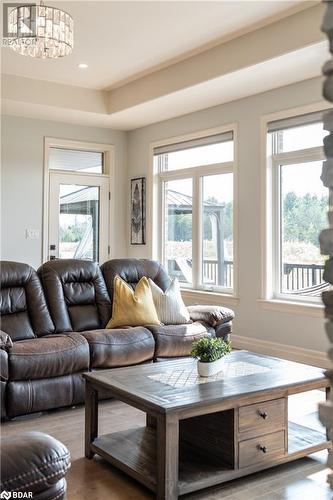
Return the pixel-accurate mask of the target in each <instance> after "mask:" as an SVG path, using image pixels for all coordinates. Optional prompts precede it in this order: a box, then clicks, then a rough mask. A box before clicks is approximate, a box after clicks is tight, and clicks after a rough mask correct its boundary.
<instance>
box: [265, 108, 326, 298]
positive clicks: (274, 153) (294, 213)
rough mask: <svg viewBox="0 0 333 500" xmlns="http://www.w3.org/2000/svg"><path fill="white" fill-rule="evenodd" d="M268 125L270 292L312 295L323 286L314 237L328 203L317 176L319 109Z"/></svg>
mask: <svg viewBox="0 0 333 500" xmlns="http://www.w3.org/2000/svg"><path fill="white" fill-rule="evenodd" d="M268 130H269V133H268V147H269V156H270V158H269V159H270V164H269V167H270V168H271V178H272V225H271V227H272V238H271V241H272V278H273V279H272V295H273V297H275V298H282V299H289V300H293V301H297V300H301V301H315V300H318V299H319V297H320V294H321V292H322V290H323V289H325V287H326V286H327V285H326V284H325V283H324V281H323V271H324V257H323V256H322V255H321V254H320V249H319V242H318V235H319V232H320V231H321V230H322V229H323V228H324V227H325V226H326V224H327V221H326V213H327V203H328V190H327V189H326V188H325V187H324V186H323V184H322V182H321V180H320V175H321V169H322V160H323V159H324V154H323V148H322V143H323V137H324V135H325V131H324V130H323V124H322V118H321V114H317V113H316V114H311V115H305V116H301V117H297V118H292V119H288V120H280V121H277V122H272V123H270V124H269V127H268Z"/></svg>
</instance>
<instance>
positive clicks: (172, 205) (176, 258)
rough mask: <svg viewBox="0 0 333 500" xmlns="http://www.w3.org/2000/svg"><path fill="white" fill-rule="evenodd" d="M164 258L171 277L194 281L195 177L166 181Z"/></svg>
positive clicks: (185, 281) (184, 281)
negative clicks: (193, 205)
mask: <svg viewBox="0 0 333 500" xmlns="http://www.w3.org/2000/svg"><path fill="white" fill-rule="evenodd" d="M164 196H165V226H164V235H165V236H164V241H165V247H164V259H165V266H166V268H167V269H168V272H169V274H170V275H171V276H174V277H177V278H178V280H179V281H180V282H182V283H192V179H182V180H174V181H168V182H165V183H164Z"/></svg>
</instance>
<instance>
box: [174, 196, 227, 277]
mask: <svg viewBox="0 0 333 500" xmlns="http://www.w3.org/2000/svg"><path fill="white" fill-rule="evenodd" d="M166 197H167V204H168V215H182V214H192V209H193V201H192V196H189V195H187V194H183V193H179V192H178V191H174V190H172V189H168V190H167V193H166ZM203 206H204V212H205V213H206V214H207V215H208V217H209V219H210V221H211V225H212V233H213V240H214V241H216V255H217V269H218V272H217V283H216V284H217V285H219V286H223V285H224V272H225V270H224V267H225V263H224V220H223V219H224V208H225V203H217V202H214V201H204V203H203ZM214 236H215V237H214ZM175 261H176V262H177V259H175ZM177 264H178V265H179V264H180V262H177ZM179 267H182V264H181V265H180V266H179ZM181 270H182V272H183V274H185V273H186V269H184V268H183V269H181Z"/></svg>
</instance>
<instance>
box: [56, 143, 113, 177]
mask: <svg viewBox="0 0 333 500" xmlns="http://www.w3.org/2000/svg"><path fill="white" fill-rule="evenodd" d="M103 161H104V153H102V152H99V151H81V150H74V149H63V148H55V147H51V148H50V149H49V168H50V170H68V171H72V172H73V171H75V172H82V173H83V172H87V173H89V172H90V173H94V174H103V173H104V172H103Z"/></svg>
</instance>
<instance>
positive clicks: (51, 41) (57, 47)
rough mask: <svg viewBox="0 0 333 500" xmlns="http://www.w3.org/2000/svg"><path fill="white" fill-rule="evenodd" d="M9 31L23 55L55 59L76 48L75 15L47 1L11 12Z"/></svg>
mask: <svg viewBox="0 0 333 500" xmlns="http://www.w3.org/2000/svg"><path fill="white" fill-rule="evenodd" d="M8 32H9V33H10V43H9V46H10V47H11V48H12V49H13V50H14V51H15V52H17V53H18V54H21V55H23V56H30V57H38V58H42V59H47V58H53V59H55V58H57V57H64V56H68V55H69V54H71V52H72V50H73V41H74V40H73V32H74V22H73V18H72V17H71V16H70V15H69V14H67V12H64V11H63V10H60V9H56V8H54V7H48V6H46V5H44V3H43V2H41V4H40V5H21V6H18V7H14V8H13V9H12V10H11V11H10V13H9V16H8Z"/></svg>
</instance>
